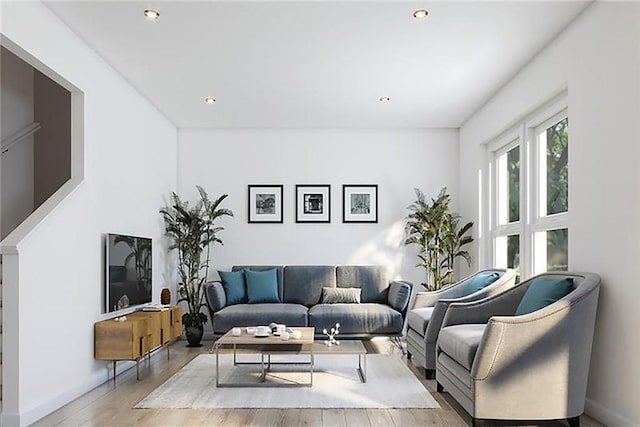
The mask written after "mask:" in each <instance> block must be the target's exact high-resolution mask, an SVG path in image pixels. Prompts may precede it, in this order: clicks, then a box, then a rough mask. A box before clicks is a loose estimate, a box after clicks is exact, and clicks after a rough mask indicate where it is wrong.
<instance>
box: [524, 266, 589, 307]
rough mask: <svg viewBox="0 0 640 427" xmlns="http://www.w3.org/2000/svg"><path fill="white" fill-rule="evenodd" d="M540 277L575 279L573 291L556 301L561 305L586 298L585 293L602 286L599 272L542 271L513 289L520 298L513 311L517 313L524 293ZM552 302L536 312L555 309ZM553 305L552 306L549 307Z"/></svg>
mask: <svg viewBox="0 0 640 427" xmlns="http://www.w3.org/2000/svg"><path fill="white" fill-rule="evenodd" d="M539 278H549V279H572V281H573V288H572V290H571V292H569V294H567V295H566V296H564V297H563V298H561V299H560V300H558V301H556V303H559V304H561V305H565V306H566V305H567V304H573V303H574V302H576V301H578V300H581V299H582V298H584V296H585V295H587V294H589V293H592V292H597V291H598V288H599V286H600V276H598V275H597V274H594V273H575V272H566V271H555V272H547V273H541V274H538V275H536V276H533V277H531V278H529V279H527V280H525V281H524V282H522V283H520V284H519V285H518V286H517V287H516V288H517V290H515V289H514V290H513V292H516V293H517V294H518V296H519V297H518V298H516V299H515V300H514V301H515V302H517V303H516V306H515V307H513V313H515V310H516V308H517V306H518V304H520V301H521V300H522V298H523V297H524V295H525V294H526V292H527V290H528V289H529V286H531V284H532V283H533V281H534V280H535V279H539ZM556 303H553V304H550V305H548V306H546V307H544V308H541V309H540V310H537V311H536V312H540V311H541V310H545V311H547V310H548V311H555V309H556V307H557V306H554V307H551V306H553V305H554V304H556ZM549 307H551V308H549Z"/></svg>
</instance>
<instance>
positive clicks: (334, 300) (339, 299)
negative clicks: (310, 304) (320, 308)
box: [320, 288, 362, 304]
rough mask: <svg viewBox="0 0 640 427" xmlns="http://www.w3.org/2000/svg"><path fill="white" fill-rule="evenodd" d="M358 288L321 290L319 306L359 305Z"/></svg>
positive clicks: (359, 292)
mask: <svg viewBox="0 0 640 427" xmlns="http://www.w3.org/2000/svg"><path fill="white" fill-rule="evenodd" d="M361 293H362V289H360V288H322V300H321V301H320V303H321V304H360V294H361Z"/></svg>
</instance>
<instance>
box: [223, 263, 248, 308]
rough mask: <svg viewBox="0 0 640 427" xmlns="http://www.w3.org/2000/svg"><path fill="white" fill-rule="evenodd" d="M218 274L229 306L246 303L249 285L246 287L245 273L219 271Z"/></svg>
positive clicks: (241, 271)
mask: <svg viewBox="0 0 640 427" xmlns="http://www.w3.org/2000/svg"><path fill="white" fill-rule="evenodd" d="M218 274H219V275H220V279H221V280H222V287H223V288H224V293H225V295H226V296H227V305H233V304H244V303H246V302H247V285H245V280H244V271H243V270H240V271H218Z"/></svg>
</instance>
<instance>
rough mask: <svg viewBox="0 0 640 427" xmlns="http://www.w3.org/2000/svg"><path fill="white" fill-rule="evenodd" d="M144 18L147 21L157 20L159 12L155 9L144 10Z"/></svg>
mask: <svg viewBox="0 0 640 427" xmlns="http://www.w3.org/2000/svg"><path fill="white" fill-rule="evenodd" d="M144 16H145V18H147V19H159V18H160V12H158V11H157V10H156V9H145V10H144Z"/></svg>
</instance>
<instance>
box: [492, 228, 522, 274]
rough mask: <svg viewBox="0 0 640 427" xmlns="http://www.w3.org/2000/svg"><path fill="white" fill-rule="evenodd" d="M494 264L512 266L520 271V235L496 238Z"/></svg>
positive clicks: (500, 266) (504, 266) (499, 266)
mask: <svg viewBox="0 0 640 427" xmlns="http://www.w3.org/2000/svg"><path fill="white" fill-rule="evenodd" d="M495 261H496V262H495V266H496V267H497V268H513V269H514V270H516V271H517V272H518V273H520V235H519V234H512V235H510V236H500V237H497V238H496V256H495Z"/></svg>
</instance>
